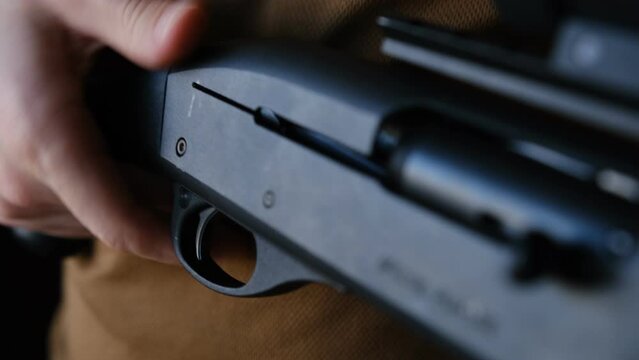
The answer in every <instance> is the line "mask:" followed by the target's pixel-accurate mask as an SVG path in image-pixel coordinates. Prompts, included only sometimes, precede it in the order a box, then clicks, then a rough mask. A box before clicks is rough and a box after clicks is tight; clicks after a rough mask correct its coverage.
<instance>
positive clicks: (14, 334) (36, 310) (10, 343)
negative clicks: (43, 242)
mask: <svg viewBox="0 0 639 360" xmlns="http://www.w3.org/2000/svg"><path fill="white" fill-rule="evenodd" d="M0 286H1V289H2V292H1V294H2V295H1V296H2V302H1V303H0V306H1V308H0V326H1V327H2V332H1V334H2V335H0V336H1V337H0V339H2V340H0V345H1V346H0V358H18V359H34V360H35V359H45V358H46V349H47V341H48V329H49V323H50V321H51V318H52V316H53V313H54V311H55V308H56V306H57V303H58V299H59V294H60V291H59V289H60V260H59V258H57V257H52V256H43V255H36V254H35V253H34V252H33V251H31V250H30V249H28V248H27V246H25V245H24V244H22V243H21V242H19V241H17V240H16V239H15V238H14V236H13V234H12V232H11V231H9V230H8V229H5V228H2V227H0Z"/></svg>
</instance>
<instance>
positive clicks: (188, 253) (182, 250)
mask: <svg viewBox="0 0 639 360" xmlns="http://www.w3.org/2000/svg"><path fill="white" fill-rule="evenodd" d="M175 195H176V200H177V201H176V204H179V206H176V209H175V210H174V214H173V219H172V224H171V228H172V235H173V236H172V237H173V243H174V247H175V252H176V254H177V256H178V259H179V260H180V263H181V264H182V266H183V267H184V268H185V269H186V270H187V271H188V272H189V273H190V274H191V275H192V276H193V277H194V278H195V279H196V280H197V281H199V282H200V283H202V284H203V285H204V286H206V287H208V288H209V289H211V290H214V291H217V292H219V293H222V294H226V295H231V296H239V297H256V296H268V295H275V294H280V293H284V292H288V291H291V290H294V289H296V288H298V287H300V286H302V285H304V284H306V283H309V282H320V283H328V281H326V280H325V279H324V278H323V277H322V276H320V275H318V274H317V273H316V272H314V271H312V270H310V269H309V268H308V267H306V266H305V265H304V264H302V263H300V262H299V261H298V260H296V259H294V258H293V257H291V256H290V255H288V253H286V252H285V251H284V250H282V249H280V248H279V247H277V246H275V245H274V244H273V243H272V242H270V241H268V240H266V239H264V238H263V237H261V236H259V235H257V234H254V237H255V250H256V262H255V269H254V271H253V275H252V276H251V278H250V279H249V280H248V282H246V283H243V282H241V281H238V280H237V279H235V278H233V277H232V276H230V275H229V274H227V273H226V272H225V271H224V270H223V269H222V268H221V267H220V266H219V265H217V264H216V263H215V262H214V261H213V260H212V259H211V258H210V257H209V256H204V254H206V253H207V246H208V244H206V243H205V242H204V239H203V236H204V230H205V229H206V226H207V225H208V222H210V221H211V220H212V219H213V218H214V217H215V216H216V215H217V214H218V213H219V211H218V210H217V209H216V208H214V207H212V206H211V205H209V204H208V203H207V202H205V201H204V200H202V199H201V198H199V197H198V196H197V195H195V194H194V193H192V192H190V191H188V190H186V189H184V188H183V187H181V186H180V187H178V188H177V189H176V191H175ZM187 197H188V201H186V202H185V198H187ZM186 203H188V204H186Z"/></svg>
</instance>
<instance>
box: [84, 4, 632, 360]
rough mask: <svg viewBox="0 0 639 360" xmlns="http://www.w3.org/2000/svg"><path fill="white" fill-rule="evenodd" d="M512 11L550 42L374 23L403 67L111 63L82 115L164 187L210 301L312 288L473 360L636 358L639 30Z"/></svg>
mask: <svg viewBox="0 0 639 360" xmlns="http://www.w3.org/2000/svg"><path fill="white" fill-rule="evenodd" d="M503 3H504V4H503V5H502V6H503V8H504V14H505V15H512V16H516V15H517V14H518V11H519V10H521V7H525V6H532V5H526V4H528V3H531V4H537V5H535V6H541V9H542V10H543V11H541V10H540V11H538V12H536V11H533V10H535V9H537V10H539V8H537V7H531V10H530V11H529V12H527V13H528V14H536V13H539V14H547V15H548V17H549V18H543V19H539V21H538V22H537V23H535V24H528V25H527V26H528V27H527V28H528V29H531V30H534V31H535V32H536V33H535V36H538V37H543V36H546V37H548V38H550V39H551V40H552V41H551V42H550V44H551V45H550V46H549V47H548V48H546V49H542V50H538V51H536V52H523V51H519V50H518V49H517V48H516V47H512V46H509V47H504V46H500V45H498V43H496V42H491V41H484V40H481V41H480V40H477V39H476V38H474V37H468V36H462V35H459V34H455V33H451V32H447V31H444V30H441V29H437V28H433V27H429V26H427V25H424V24H420V23H415V22H410V21H405V20H401V19H395V18H381V19H380V20H379V24H380V26H381V27H382V28H383V29H384V30H385V31H386V40H385V41H384V45H383V50H384V52H385V53H386V54H387V55H389V56H391V57H393V58H395V59H398V60H403V61H404V62H405V63H404V64H400V63H398V62H396V63H393V64H384V65H381V64H372V63H367V62H364V61H360V60H355V59H352V58H348V57H346V56H344V55H340V54H337V53H334V52H332V51H329V50H326V49H320V48H317V47H313V46H309V45H302V44H297V43H278V42H265V43H259V44H255V43H253V44H239V45H228V46H220V47H219V48H214V49H208V50H206V51H203V52H202V53H201V54H200V55H199V56H197V57H195V58H194V59H193V60H192V61H190V62H189V63H187V64H185V65H183V66H181V67H180V68H176V69H172V70H171V71H170V72H166V73H154V74H148V73H140V72H135V71H134V72H131V73H128V72H127V71H128V70H127V69H118V70H117V71H120V74H122V75H121V76H119V77H114V76H112V74H113V72H112V71H113V69H111V70H110V71H109V70H108V69H107V70H105V69H104V68H102V69H101V73H102V74H103V75H104V74H107V76H106V77H100V76H99V74H100V72H98V73H97V74H98V75H96V77H95V78H93V82H92V83H91V84H90V88H91V89H92V90H93V91H90V92H89V101H90V103H91V105H92V107H93V109H94V112H95V114H96V116H97V117H98V118H99V119H101V123H102V125H103V127H104V133H105V136H106V137H107V139H109V141H110V143H111V144H112V148H113V152H114V154H115V155H116V156H117V157H119V158H121V159H128V160H130V161H136V162H137V163H138V164H142V165H144V166H146V167H148V168H153V169H155V170H156V171H159V172H161V173H163V174H164V175H166V176H169V177H170V178H171V179H173V180H174V182H175V183H176V186H175V209H174V216H173V224H172V231H173V234H172V236H173V241H174V245H175V249H176V252H177V254H178V256H179V258H180V261H181V262H182V264H183V265H184V267H185V268H186V269H187V270H188V271H189V272H190V273H191V274H192V275H193V276H194V277H195V278H196V279H197V280H198V281H199V282H201V283H202V284H204V285H205V286H207V287H209V288H211V289H213V290H215V291H219V292H221V293H224V294H228V295H234V296H262V295H270V294H276V293H280V292H284V291H288V290H290V289H292V288H294V287H296V286H299V285H301V284H303V283H306V282H321V283H326V284H328V285H331V286H333V287H335V288H337V289H346V290H348V291H353V292H355V293H357V294H359V295H361V296H363V297H365V298H367V299H370V300H371V301H372V302H374V303H376V304H378V305H380V306H381V307H382V308H384V309H386V310H388V311H390V312H392V313H393V314H396V315H397V316H399V317H400V318H402V319H404V320H406V321H407V322H408V323H409V324H412V325H414V326H415V328H416V329H417V331H424V332H428V333H431V332H432V333H436V334H438V335H440V336H441V337H442V338H443V339H445V340H447V341H448V342H450V343H451V344H453V345H455V346H457V347H458V348H460V349H461V350H463V351H464V352H465V353H467V354H468V355H470V356H471V357H476V358H482V359H499V360H508V359H521V360H524V359H530V360H533V359H535V360H536V359H580V360H586V359H593V360H600V359H633V358H636V357H637V356H639V342H637V341H636V338H635V336H634V329H635V327H636V323H637V321H639V301H637V299H639V261H638V259H637V257H636V256H635V250H636V247H637V237H638V236H639V221H638V220H639V213H638V209H639V162H638V161H637V160H636V155H637V154H639V106H638V104H639V102H638V101H637V100H638V99H639V85H638V84H639V71H638V70H637V67H636V64H639V36H638V34H639V33H638V32H637V27H636V22H634V23H633V22H632V21H630V22H629V21H627V18H626V16H627V14H628V13H631V12H626V13H623V14H622V15H620V16H619V17H615V16H614V14H613V13H610V12H604V13H598V12H596V11H590V10H589V9H592V8H594V7H595V5H592V6H591V5H590V4H591V2H589V1H584V2H583V3H584V5H583V7H580V8H579V9H581V10H583V11H575V12H574V16H571V17H566V16H562V17H559V16H554V15H557V14H565V11H566V9H572V7H571V6H572V5H570V4H572V3H573V2H570V1H565V3H566V4H565V6H564V7H562V9H563V12H561V13H560V12H558V11H557V12H554V11H553V9H554V5H553V4H555V3H556V2H550V1H549V2H542V1H539V2H521V4H520V3H519V2H517V5H513V4H511V2H508V1H503ZM543 4H545V5H543ZM542 5H543V6H546V7H547V8H546V7H543V6H542ZM632 6H634V5H632ZM621 13H622V12H620V14H621ZM513 14H514V15H513ZM634 14H635V15H636V14H639V12H634ZM551 15H552V16H551ZM599 15H601V16H603V15H606V17H605V18H598V17H599ZM595 17H597V18H596V20H597V21H594V20H593V19H595ZM528 20H530V19H528ZM515 43H516V41H515ZM406 63H409V64H411V65H408V64H406ZM98 68H100V67H98ZM123 79H126V82H127V85H123V84H122V81H123ZM107 91H109V92H108V94H109V95H108V96H105V95H104V94H106V93H107ZM222 216H223V217H227V218H230V219H232V220H233V221H235V222H237V223H238V224H240V225H241V226H242V227H244V228H246V229H247V230H249V231H250V232H251V233H252V234H253V236H254V240H255V249H256V255H257V257H256V259H257V260H256V265H255V270H254V273H253V276H252V277H251V278H250V280H248V281H246V282H243V281H240V280H238V279H236V278H234V277H233V276H231V275H229V274H227V273H226V272H225V271H224V270H223V269H222V268H221V267H220V266H219V265H218V264H217V263H216V262H215V261H213V260H212V259H211V257H210V256H209V253H210V251H211V244H210V243H209V242H208V241H207V237H206V236H205V234H206V233H207V231H209V230H210V227H211V226H215V224H216V221H215V219H216V218H219V217H222Z"/></svg>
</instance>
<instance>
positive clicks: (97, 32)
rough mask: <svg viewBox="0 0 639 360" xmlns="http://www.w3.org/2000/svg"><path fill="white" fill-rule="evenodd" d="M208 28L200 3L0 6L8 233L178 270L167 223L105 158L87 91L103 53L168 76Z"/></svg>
mask: <svg viewBox="0 0 639 360" xmlns="http://www.w3.org/2000/svg"><path fill="white" fill-rule="evenodd" d="M204 22H205V15H204V10H203V7H202V5H201V4H200V3H199V2H196V1H191V0H6V1H2V2H0V79H2V82H1V83H0V94H2V96H1V97H0V223H1V224H4V225H6V226H12V227H21V228H25V229H28V230H33V231H38V232H42V233H46V234H49V235H54V236H60V237H73V238H80V237H87V236H88V235H93V236H95V237H97V238H98V239H100V240H102V241H104V242H105V243H106V244H107V245H109V246H110V247H113V248H115V249H118V250H122V251H127V252H131V253H134V254H136V255H139V256H143V257H146V258H150V259H154V260H158V261H162V262H175V254H174V252H173V249H172V246H171V241H170V238H169V234H168V229H167V226H166V223H165V222H163V221H161V220H160V219H159V217H158V216H157V214H155V213H153V212H152V211H151V210H149V209H148V207H149V205H148V204H141V203H140V199H139V198H134V197H133V196H132V194H131V191H130V186H131V185H130V184H129V183H127V182H126V181H125V179H124V177H123V175H122V174H121V173H120V172H119V169H118V167H116V165H115V164H114V162H113V161H112V160H111V159H110V157H109V156H108V154H107V153H106V152H105V149H104V146H103V144H102V141H101V139H100V134H99V132H98V130H97V128H96V125H95V123H94V121H93V120H92V119H91V117H90V115H89V114H88V112H87V110H86V108H85V104H84V103H83V94H82V82H83V76H84V75H85V73H86V70H87V68H88V67H89V65H90V58H91V54H92V53H94V52H95V50H96V49H97V48H99V47H100V46H102V44H104V45H108V46H110V47H112V48H114V49H115V50H116V51H118V52H120V53H121V54H123V55H124V56H126V57H127V58H129V59H130V60H132V61H134V62H136V63H137V64H138V65H141V66H143V67H146V68H149V69H152V68H160V67H164V66H167V65H169V64H170V63H172V62H174V61H175V60H177V59H179V58H180V57H182V56H183V55H185V54H186V53H187V52H188V51H189V50H190V48H192V47H193V46H194V39H196V37H197V34H198V33H199V31H200V30H201V29H202V28H203V25H204ZM145 205H146V206H145Z"/></svg>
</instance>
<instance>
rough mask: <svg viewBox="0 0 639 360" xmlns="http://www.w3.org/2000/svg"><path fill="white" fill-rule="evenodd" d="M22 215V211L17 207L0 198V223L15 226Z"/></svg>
mask: <svg viewBox="0 0 639 360" xmlns="http://www.w3.org/2000/svg"><path fill="white" fill-rule="evenodd" d="M22 217H23V214H22V211H21V210H20V209H19V208H18V207H16V206H14V205H11V204H9V203H8V202H6V201H1V200H0V223H2V224H4V225H6V226H15V225H17V223H18V222H19V221H20V220H21V219H22Z"/></svg>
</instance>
